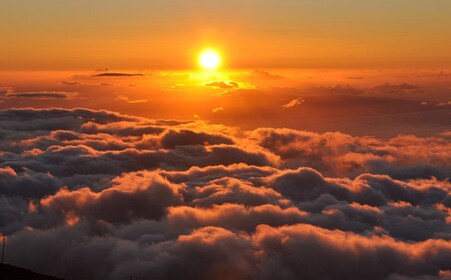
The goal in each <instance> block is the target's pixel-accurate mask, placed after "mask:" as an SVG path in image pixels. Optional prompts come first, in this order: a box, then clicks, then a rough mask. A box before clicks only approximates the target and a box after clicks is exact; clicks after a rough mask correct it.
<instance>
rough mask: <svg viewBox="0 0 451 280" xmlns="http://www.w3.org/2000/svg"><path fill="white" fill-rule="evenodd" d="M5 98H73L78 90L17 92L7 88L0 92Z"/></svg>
mask: <svg viewBox="0 0 451 280" xmlns="http://www.w3.org/2000/svg"><path fill="white" fill-rule="evenodd" d="M0 94H2V95H3V96H4V98H7V99H12V98H28V99H44V100H45V99H72V98H74V97H75V96H77V95H78V93H77V92H65V91H36V92H17V91H14V90H7V91H4V92H0Z"/></svg>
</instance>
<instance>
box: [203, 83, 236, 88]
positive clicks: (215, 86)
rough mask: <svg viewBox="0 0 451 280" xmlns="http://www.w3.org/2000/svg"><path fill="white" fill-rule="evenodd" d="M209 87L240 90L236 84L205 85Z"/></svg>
mask: <svg viewBox="0 0 451 280" xmlns="http://www.w3.org/2000/svg"><path fill="white" fill-rule="evenodd" d="M205 85H206V86H208V87H214V88H220V89H236V88H239V86H238V83H236V82H222V81H221V82H210V83H206V84H205Z"/></svg>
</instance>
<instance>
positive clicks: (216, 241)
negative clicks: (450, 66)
mask: <svg viewBox="0 0 451 280" xmlns="http://www.w3.org/2000/svg"><path fill="white" fill-rule="evenodd" d="M0 150H1V152H0V155H1V157H0V233H2V234H4V235H6V236H7V238H8V241H7V254H6V261H7V262H8V263H11V264H15V265H19V266H23V267H26V268H30V269H33V270H35V271H38V272H42V273H47V274H52V275H55V276H59V277H64V278H65V279H69V280H71V279H87V280H89V279H113V280H115V279H129V278H130V276H134V277H138V279H149V278H152V279H180V278H181V277H183V279H387V280H389V279H390V280H393V279H446V277H448V276H449V275H450V274H451V263H450V262H449V260H450V259H451V242H450V240H451V195H450V192H451V184H450V181H449V178H450V176H451V165H450V162H451V160H450V157H451V145H450V144H449V138H447V137H446V135H441V136H440V135H439V136H431V137H427V138H421V137H417V136H412V135H399V136H397V137H394V138H391V139H378V138H374V137H370V136H364V137H355V136H352V135H347V134H343V133H340V132H327V133H322V134H320V133H313V132H308V131H299V130H290V129H274V128H258V129H254V130H251V131H244V130H239V129H237V128H232V127H227V126H220V125H212V124H208V123H204V122H200V121H191V122H189V121H188V122H182V121H176V120H152V119H146V118H141V117H134V116H128V115H121V114H117V113H114V112H109V111H96V110H88V109H72V110H65V109H46V110H38V109H15V110H7V111H0Z"/></svg>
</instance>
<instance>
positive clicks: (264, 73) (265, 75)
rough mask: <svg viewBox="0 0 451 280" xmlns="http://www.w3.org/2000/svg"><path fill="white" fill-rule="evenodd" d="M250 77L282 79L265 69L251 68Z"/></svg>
mask: <svg viewBox="0 0 451 280" xmlns="http://www.w3.org/2000/svg"><path fill="white" fill-rule="evenodd" d="M250 77H252V78H258V79H264V80H280V79H283V77H282V76H280V75H275V74H271V73H269V72H267V71H263V70H253V71H252V72H251V73H250Z"/></svg>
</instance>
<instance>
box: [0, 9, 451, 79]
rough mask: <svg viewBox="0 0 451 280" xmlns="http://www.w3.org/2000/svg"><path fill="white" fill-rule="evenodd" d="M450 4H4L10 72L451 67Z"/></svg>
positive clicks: (0, 13)
mask: <svg viewBox="0 0 451 280" xmlns="http://www.w3.org/2000/svg"><path fill="white" fill-rule="evenodd" d="M449 14H451V2H450V1H446V0H436V1H422V0H412V1H404V0H395V1H376V0H368V1H351V0H334V1H310V0H301V1H299V0H296V1H295V0H284V1H274V0H261V1H256V0H249V1H236V0H232V1H220V0H212V1H206V0H200V1H182V0H175V1H144V0H134V1H119V0H112V1H103V0H97V1H86V0H83V1H70V2H68V1H57V0H43V1H12V0H4V1H2V7H1V9H0V34H1V37H2V44H0V69H1V70H69V69H70V70H80V69H83V70H86V69H98V68H111V69H170V70H174V69H192V68H193V67H195V66H196V58H197V54H198V52H199V51H201V50H202V49H203V48H206V47H212V48H216V49H218V50H219V51H220V52H221V53H222V54H223V56H224V68H230V69H238V68H253V69H255V68H403V67H418V68H422V67H426V68H434V67H450V66H451V52H450V51H449V50H450V49H451V36H449V35H450V31H449V30H451V21H449Z"/></svg>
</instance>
